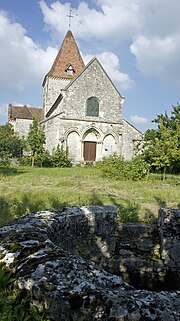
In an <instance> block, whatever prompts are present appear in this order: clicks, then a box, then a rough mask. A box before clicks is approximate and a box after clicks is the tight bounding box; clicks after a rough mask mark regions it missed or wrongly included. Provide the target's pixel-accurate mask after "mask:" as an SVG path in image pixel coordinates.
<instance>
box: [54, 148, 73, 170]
mask: <svg viewBox="0 0 180 321" xmlns="http://www.w3.org/2000/svg"><path fill="white" fill-rule="evenodd" d="M68 156H69V155H68V150H64V149H63V148H62V147H61V148H60V147H59V145H58V146H57V148H56V149H53V151H52V155H51V166H52V167H71V166H72V163H71V161H70V160H69V157H68Z"/></svg>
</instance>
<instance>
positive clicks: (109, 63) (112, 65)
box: [83, 52, 134, 92]
mask: <svg viewBox="0 0 180 321" xmlns="http://www.w3.org/2000/svg"><path fill="white" fill-rule="evenodd" d="M94 56H95V57H97V59H98V60H99V61H100V63H101V64H102V66H103V68H104V69H105V71H106V72H107V74H108V76H109V77H110V78H111V79H112V81H113V82H114V83H115V84H116V86H117V87H118V89H119V90H120V92H121V89H129V88H131V87H132V86H133V85H134V81H133V80H131V79H130V78H129V76H128V74H126V73H122V72H121V71H120V62H119V58H118V56H116V55H115V54H114V53H112V52H103V53H101V54H94V55H86V56H83V59H84V61H85V63H88V62H89V61H90V59H91V58H92V57H94Z"/></svg>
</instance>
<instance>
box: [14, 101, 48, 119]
mask: <svg viewBox="0 0 180 321" xmlns="http://www.w3.org/2000/svg"><path fill="white" fill-rule="evenodd" d="M16 118H18V119H33V118H36V119H37V120H38V121H42V120H43V119H44V110H43V108H40V107H39V108H38V107H28V106H26V105H24V106H13V105H11V104H9V108H8V119H9V120H15V119H16Z"/></svg>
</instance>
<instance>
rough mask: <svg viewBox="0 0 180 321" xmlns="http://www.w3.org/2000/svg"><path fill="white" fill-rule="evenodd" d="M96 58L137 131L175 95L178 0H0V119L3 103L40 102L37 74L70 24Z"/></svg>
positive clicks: (179, 62)
mask: <svg viewBox="0 0 180 321" xmlns="http://www.w3.org/2000/svg"><path fill="white" fill-rule="evenodd" d="M70 5H71V6H72V9H73V11H72V13H73V19H72V23H71V30H72V32H73V34H74V36H75V39H76V42H77V44H78V46H79V49H80V51H81V54H82V56H83V58H84V61H85V63H87V62H88V61H89V60H90V59H91V58H92V57H93V56H97V58H98V59H99V60H100V62H101V63H102V65H103V67H104V68H105V70H106V71H107V73H108V74H109V76H110V78H111V79H112V81H113V82H114V83H115V85H116V87H117V88H118V90H119V91H120V93H121V95H123V96H125V103H124V105H123V116H124V118H125V119H127V120H128V121H129V122H131V123H132V124H133V125H134V126H135V127H137V128H138V129H139V130H141V131H143V132H144V131H145V130H146V129H148V128H152V127H153V126H154V124H153V123H152V122H151V120H153V119H154V118H155V117H156V115H157V114H160V113H164V112H165V110H167V111H168V112H170V110H171V107H172V105H176V104H177V102H179V103H180V90H179V88H180V59H179V52H180V19H179V13H180V1H179V0H171V1H169V0H148V1H144V0H97V1H96V0H84V1H80V0H79V1H78V0H70V1H68V2H67V1H64V0H61V1H55V0H29V1H27V0H26V1H25V0H0V124H4V123H6V122H7V106H8V104H9V103H12V104H22V105H24V104H27V105H31V106H42V96H43V91H42V81H43V78H44V76H45V74H46V73H47V72H48V71H49V69H50V67H51V65H52V63H53V60H54V58H55V56H56V54H57V50H58V49H59V48H60V45H61V43H62V41H63V38H64V36H65V34H66V32H67V31H68V18H67V15H68V12H69V8H70Z"/></svg>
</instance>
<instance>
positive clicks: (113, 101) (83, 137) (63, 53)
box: [8, 30, 143, 163]
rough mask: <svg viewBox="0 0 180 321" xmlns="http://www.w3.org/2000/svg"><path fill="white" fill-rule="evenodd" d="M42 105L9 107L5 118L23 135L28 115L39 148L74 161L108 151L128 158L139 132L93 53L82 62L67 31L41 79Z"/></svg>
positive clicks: (90, 159) (98, 156)
mask: <svg viewBox="0 0 180 321" xmlns="http://www.w3.org/2000/svg"><path fill="white" fill-rule="evenodd" d="M43 88H44V94H43V108H37V107H27V106H26V105H25V106H22V107H21V106H12V105H11V104H10V105H9V109H8V121H9V123H11V124H12V125H13V127H14V130H15V131H16V132H18V134H19V136H20V137H22V136H24V137H27V134H28V130H29V125H30V123H32V120H33V118H37V119H38V121H40V122H41V124H42V125H44V128H45V135H46V146H45V149H46V150H48V151H49V152H50V153H51V152H52V150H53V148H56V147H57V146H58V145H59V146H62V147H63V148H64V149H68V152H69V157H70V159H71V160H72V162H74V163H80V162H94V161H99V160H101V159H102V158H103V157H104V156H110V155H112V154H113V153H115V152H116V153H117V154H118V155H122V156H123V157H124V159H125V160H131V159H132V157H133V155H134V148H135V146H136V145H137V143H138V142H140V141H141V140H142V139H143V135H142V133H141V132H140V131H139V130H137V129H136V128H135V127H134V126H132V125H131V124H130V123H129V122H127V121H126V120H125V119H124V118H123V117H122V105H123V102H124V99H125V98H124V97H123V96H122V95H121V94H120V92H119V91H118V90H117V88H116V86H115V85H114V84H113V82H112V81H111V79H110V77H109V76H108V75H107V73H106V71H105V70H104V68H103V67H102V65H101V64H100V62H99V61H98V59H97V58H96V57H94V58H93V59H92V60H90V62H89V63H88V64H87V65H86V66H85V64H84V62H83V59H82V57H81V54H80V52H79V49H78V46H77V44H76V41H75V39H74V36H73V34H72V32H71V31H70V30H69V31H68V32H67V34H66V36H65V38H64V41H63V43H62V45H61V48H60V50H59V52H58V54H57V56H56V59H55V61H54V62H53V64H52V67H51V69H50V70H49V72H48V73H47V74H46V75H45V77H44V81H43Z"/></svg>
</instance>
